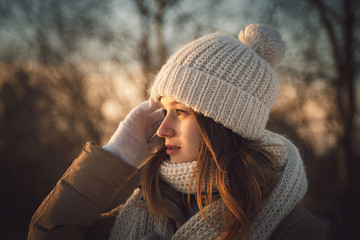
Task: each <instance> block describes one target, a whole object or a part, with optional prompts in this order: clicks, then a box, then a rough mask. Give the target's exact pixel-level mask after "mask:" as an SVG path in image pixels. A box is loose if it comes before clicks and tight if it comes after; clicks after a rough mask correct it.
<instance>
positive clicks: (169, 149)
mask: <svg viewBox="0 0 360 240" xmlns="http://www.w3.org/2000/svg"><path fill="white" fill-rule="evenodd" d="M165 146H166V153H167V155H173V154H175V153H177V152H178V151H179V150H180V147H177V146H173V145H165Z"/></svg>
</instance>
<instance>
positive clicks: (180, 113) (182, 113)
mask: <svg viewBox="0 0 360 240" xmlns="http://www.w3.org/2000/svg"><path fill="white" fill-rule="evenodd" d="M162 111H163V113H164V116H165V117H166V115H167V114H168V110H166V109H163V110H162ZM170 111H171V110H170ZM173 111H174V112H175V113H176V115H177V116H178V117H179V116H184V115H186V114H187V113H188V111H186V110H183V109H174V110H173Z"/></svg>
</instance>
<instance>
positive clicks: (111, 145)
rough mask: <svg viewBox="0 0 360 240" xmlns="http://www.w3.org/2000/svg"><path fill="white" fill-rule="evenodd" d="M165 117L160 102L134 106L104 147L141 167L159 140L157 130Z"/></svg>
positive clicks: (148, 102) (146, 102)
mask: <svg viewBox="0 0 360 240" xmlns="http://www.w3.org/2000/svg"><path fill="white" fill-rule="evenodd" d="M163 119H164V114H163V112H162V110H161V109H160V106H159V104H158V103H155V101H154V100H153V99H152V98H150V100H148V101H145V102H142V103H141V104H139V105H138V106H136V107H135V108H133V109H132V110H131V111H130V113H129V114H128V115H127V116H126V118H125V119H124V120H123V121H122V122H120V124H119V126H118V128H117V130H116V131H115V133H114V135H113V136H112V137H111V139H110V141H109V142H108V143H107V144H106V145H105V146H103V147H102V148H103V149H105V150H106V151H108V152H110V153H112V154H114V155H115V156H117V157H119V158H120V159H122V160H123V161H125V162H126V163H128V164H129V165H131V166H133V167H136V168H140V167H142V166H143V165H144V164H145V163H146V157H147V155H149V154H150V153H152V151H153V150H154V147H155V145H156V143H157V141H158V139H159V138H158V137H157V136H156V130H157V128H158V127H159V126H160V124H161V121H162V120H163Z"/></svg>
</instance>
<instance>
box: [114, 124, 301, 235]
mask: <svg viewBox="0 0 360 240" xmlns="http://www.w3.org/2000/svg"><path fill="white" fill-rule="evenodd" d="M262 141H264V142H265V143H266V144H269V143H270V144H271V143H273V144H274V145H275V144H280V146H272V147H269V150H270V151H272V153H274V155H275V156H277V157H278V161H279V163H280V164H281V165H283V167H284V170H283V171H282V172H281V174H280V178H279V181H278V183H277V185H276V187H275V189H274V190H273V192H272V193H271V194H270V196H269V197H268V198H267V200H266V201H265V202H264V204H263V208H262V211H261V212H260V213H259V214H258V216H257V218H256V219H255V221H254V223H253V224H252V226H251V232H250V234H249V236H248V239H250V240H255V239H259V240H265V239H268V238H269V237H270V236H271V233H272V232H273V231H274V230H275V228H276V227H277V226H278V224H279V223H280V222H281V221H282V220H283V219H284V218H285V217H286V216H287V215H288V214H289V213H290V212H291V210H292V209H293V208H294V207H295V205H296V204H297V203H298V202H299V201H300V200H301V199H302V198H303V196H304V195H305V192H306V190H307V179H306V174H305V170H304V166H303V162H302V160H301V157H300V155H299V152H298V150H297V148H296V147H295V146H294V145H293V144H292V143H291V142H290V141H288V140H287V139H286V138H284V137H281V136H279V135H277V134H275V133H271V132H268V131H265V135H264V137H263V138H262ZM180 172H181V171H180ZM167 179H168V180H167V182H168V183H170V184H171V185H172V186H178V183H176V182H177V181H178V180H179V179H180V181H183V179H186V178H173V177H168V178H167ZM188 184H189V183H188ZM180 185H181V186H186V183H182V184H180ZM181 188H182V187H181ZM185 188H186V187H184V189H183V190H185ZM185 192H187V189H186V191H185ZM141 199H142V198H141V196H140V194H139V191H138V190H137V191H135V192H134V194H133V195H132V196H131V197H130V199H129V200H128V201H127V202H126V204H125V205H124V206H123V207H122V208H121V210H120V213H119V216H118V218H117V220H116V222H115V224H114V227H113V229H112V232H111V237H110V239H112V240H118V239H141V238H143V237H145V236H148V235H150V234H153V233H156V234H158V235H159V236H160V237H161V239H186V240H190V239H194V240H195V239H217V238H218V237H219V236H220V232H219V231H218V229H219V227H221V226H222V224H223V223H222V211H221V209H222V204H223V203H222V200H221V199H220V200H217V201H215V202H214V203H213V204H212V205H209V206H206V207H205V209H204V212H205V215H206V216H207V217H208V219H209V220H210V223H211V224H212V225H209V224H208V223H207V222H206V221H205V219H204V218H203V217H202V216H201V214H200V213H197V214H195V215H194V216H193V217H192V218H190V219H189V220H188V221H187V222H186V223H185V224H183V225H182V226H181V227H180V228H179V229H177V230H176V228H175V224H174V222H172V221H171V220H170V219H168V218H167V217H165V216H162V217H159V218H156V219H155V218H154V217H152V216H151V215H150V214H149V212H148V209H147V207H146V203H143V205H142V206H139V201H140V202H141Z"/></svg>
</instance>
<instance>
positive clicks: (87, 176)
mask: <svg viewBox="0 0 360 240" xmlns="http://www.w3.org/2000/svg"><path fill="white" fill-rule="evenodd" d="M136 172H137V169H136V168H134V167H132V166H130V165H128V164H126V163H124V162H122V161H121V160H119V159H118V158H117V157H115V156H113V155H112V154H110V153H108V152H106V151H105V150H103V149H102V148H100V147H97V146H95V145H94V144H92V143H87V144H86V145H85V146H84V148H83V149H82V151H81V153H80V155H79V156H78V158H76V159H75V161H74V162H73V163H72V165H71V166H70V167H69V169H68V170H67V171H66V172H65V174H64V175H63V177H62V178H61V179H60V180H59V181H58V183H57V184H56V186H55V187H54V189H53V190H52V191H51V192H50V193H49V195H48V196H47V197H46V198H45V199H44V200H43V202H42V203H41V205H40V206H39V208H38V209H37V210H36V212H35V214H34V215H33V217H32V219H31V222H30V228H29V233H28V240H35V239H36V240H38V239H54V240H56V239H85V236H86V234H87V232H88V230H89V229H90V228H91V229H93V226H94V224H95V223H96V224H99V222H100V223H101V222H102V223H106V221H107V220H111V219H112V218H113V217H114V216H113V213H115V211H114V212H110V213H107V214H103V215H101V214H102V213H103V212H104V211H105V209H106V208H107V207H108V206H109V204H110V203H111V201H112V200H113V198H114V197H115V195H116V194H117V193H118V191H119V190H120V189H121V188H122V187H123V186H124V185H125V184H126V183H127V181H128V180H129V179H130V178H131V177H133V176H134V175H135V174H136ZM99 219H101V221H99ZM87 238H88V237H87Z"/></svg>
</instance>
